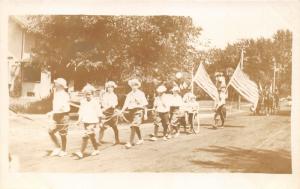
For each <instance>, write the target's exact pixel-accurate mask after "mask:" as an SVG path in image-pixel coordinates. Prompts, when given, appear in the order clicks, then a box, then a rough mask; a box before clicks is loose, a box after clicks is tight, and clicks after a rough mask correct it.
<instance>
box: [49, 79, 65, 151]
mask: <svg viewBox="0 0 300 189" xmlns="http://www.w3.org/2000/svg"><path fill="white" fill-rule="evenodd" d="M67 88H68V86H67V82H66V80H65V79H63V78H57V79H55V80H54V95H53V102H52V111H51V112H49V113H48V115H49V116H50V115H51V116H52V118H53V120H54V121H55V124H54V125H52V126H51V127H50V128H49V130H48V133H49V135H50V138H51V140H52V142H53V143H54V145H55V149H54V150H53V151H52V153H51V156H60V157H62V156H66V155H67V152H66V146H67V134H68V122H69V111H70V104H69V102H70V96H69V94H68V93H67V92H66V89H67ZM57 132H58V133H59V135H60V137H61V144H60V143H59V141H58V139H57V137H56V133H57Z"/></svg>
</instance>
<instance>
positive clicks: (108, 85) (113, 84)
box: [105, 81, 117, 88]
mask: <svg viewBox="0 0 300 189" xmlns="http://www.w3.org/2000/svg"><path fill="white" fill-rule="evenodd" d="M108 87H113V88H117V84H116V83H115V82H114V81H108V82H106V83H105V88H108Z"/></svg>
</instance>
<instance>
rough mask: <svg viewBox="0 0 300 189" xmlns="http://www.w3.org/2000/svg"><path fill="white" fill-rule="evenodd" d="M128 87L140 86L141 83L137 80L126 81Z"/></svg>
mask: <svg viewBox="0 0 300 189" xmlns="http://www.w3.org/2000/svg"><path fill="white" fill-rule="evenodd" d="M128 85H129V86H130V87H132V86H133V85H137V86H138V87H140V86H141V82H140V81H139V80H138V79H131V80H129V81H128Z"/></svg>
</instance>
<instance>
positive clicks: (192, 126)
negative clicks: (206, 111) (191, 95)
mask: <svg viewBox="0 0 300 189" xmlns="http://www.w3.org/2000/svg"><path fill="white" fill-rule="evenodd" d="M193 116H194V114H193V113H189V117H188V122H189V124H190V125H191V128H190V130H192V129H193V128H194V123H193Z"/></svg>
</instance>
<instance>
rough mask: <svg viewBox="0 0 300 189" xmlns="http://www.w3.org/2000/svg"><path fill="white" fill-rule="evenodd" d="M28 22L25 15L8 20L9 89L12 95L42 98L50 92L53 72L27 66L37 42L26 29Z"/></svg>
mask: <svg viewBox="0 0 300 189" xmlns="http://www.w3.org/2000/svg"><path fill="white" fill-rule="evenodd" d="M27 24H28V21H27V19H26V17H24V16H10V17H9V20H8V57H7V58H8V68H9V69H8V71H9V74H8V75H9V78H8V79H9V91H10V96H15V97H22V98H33V99H41V98H44V97H46V96H48V95H49V94H50V90H51V74H50V72H49V71H47V70H41V69H39V68H34V67H32V66H25V65H26V63H28V62H30V58H31V53H32V48H34V46H35V44H36V42H37V41H36V38H35V36H34V35H33V34H30V33H28V32H27V31H26V25H27ZM27 65H28V64H27ZM29 65H30V64H29Z"/></svg>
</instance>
